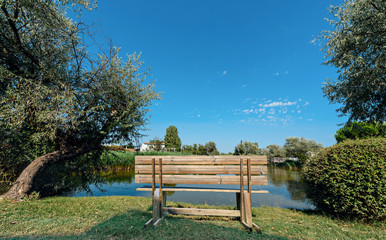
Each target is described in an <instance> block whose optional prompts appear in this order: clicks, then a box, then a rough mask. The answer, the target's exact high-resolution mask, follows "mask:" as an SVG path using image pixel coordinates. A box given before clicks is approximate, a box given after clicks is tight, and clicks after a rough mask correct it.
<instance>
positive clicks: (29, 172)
mask: <svg viewBox="0 0 386 240" xmlns="http://www.w3.org/2000/svg"><path fill="white" fill-rule="evenodd" d="M92 150H93V149H92V148H88V149H85V148H83V149H78V150H75V149H66V150H58V151H55V152H52V153H48V154H46V155H43V156H41V157H38V158H37V159H35V160H34V161H32V162H31V163H30V164H29V165H28V166H27V167H26V168H25V169H24V170H23V172H22V173H21V174H20V176H19V177H18V178H17V179H16V181H15V183H14V184H13V185H12V187H11V189H9V190H8V192H6V193H5V194H3V195H1V196H0V199H1V198H6V199H9V200H14V201H21V200H23V198H25V197H27V196H28V195H29V194H30V193H31V189H32V186H33V181H34V179H35V177H36V176H37V175H38V173H39V172H40V171H42V170H44V169H45V168H46V167H48V166H51V165H53V164H55V163H59V162H62V161H65V160H67V159H71V158H74V157H77V156H80V155H83V154H85V153H87V152H90V151H92Z"/></svg>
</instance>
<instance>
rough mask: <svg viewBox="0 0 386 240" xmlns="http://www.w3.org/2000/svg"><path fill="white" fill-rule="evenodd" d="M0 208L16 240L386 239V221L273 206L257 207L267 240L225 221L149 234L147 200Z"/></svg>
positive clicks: (170, 222) (173, 221)
mask: <svg viewBox="0 0 386 240" xmlns="http://www.w3.org/2000/svg"><path fill="white" fill-rule="evenodd" d="M168 204H169V205H170V204H171V205H175V206H177V205H178V206H181V205H182V206H186V207H188V206H190V207H192V205H190V204H178V203H169V202H168ZM199 207H201V208H205V207H209V206H199ZM210 208H212V207H210ZM0 209H1V210H0V238H11V239H12V238H14V239H30V238H37V237H38V238H44V239H50V238H55V239H57V238H59V239H85V238H86V239H200V238H201V239H252V238H253V239H385V238H386V230H385V229H386V224H385V223H384V222H373V223H372V224H367V223H360V222H356V221H350V220H339V219H332V218H331V217H328V216H324V215H320V214H318V213H317V212H315V211H299V210H291V209H281V208H272V207H259V208H253V221H254V222H255V223H256V224H258V225H259V226H260V227H261V228H262V230H263V233H262V234H261V235H259V234H257V233H256V232H253V233H252V234H248V233H247V231H245V230H244V229H243V227H242V226H241V224H240V223H239V222H238V221H237V220H236V219H234V218H225V217H198V216H195V217H187V216H172V215H169V216H168V217H166V218H165V219H164V221H163V222H162V223H161V224H160V226H159V227H158V228H157V229H156V230H153V229H151V228H150V229H144V227H143V225H144V223H145V222H146V221H147V220H149V219H150V218H151V216H152V215H151V199H150V198H142V197H115V196H114V197H86V198H82V197H79V198H75V197H54V198H44V199H40V200H29V201H28V200H27V201H24V202H20V203H15V202H10V201H6V200H0Z"/></svg>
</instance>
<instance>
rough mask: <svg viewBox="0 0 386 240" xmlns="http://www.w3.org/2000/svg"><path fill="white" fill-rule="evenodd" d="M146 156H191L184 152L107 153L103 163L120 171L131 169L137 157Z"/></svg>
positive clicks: (102, 158) (111, 151) (104, 155)
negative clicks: (121, 169)
mask: <svg viewBox="0 0 386 240" xmlns="http://www.w3.org/2000/svg"><path fill="white" fill-rule="evenodd" d="M136 155H139V156H144V155H147V156H149V155H156V156H161V155H162V156H175V155H191V154H188V153H182V152H155V151H151V152H136V153H133V152H127V151H114V150H110V151H106V152H104V153H103V154H102V155H101V158H100V160H101V162H102V163H103V164H104V166H106V167H109V168H111V169H120V168H125V169H126V168H130V167H131V166H133V165H134V162H135V156H136Z"/></svg>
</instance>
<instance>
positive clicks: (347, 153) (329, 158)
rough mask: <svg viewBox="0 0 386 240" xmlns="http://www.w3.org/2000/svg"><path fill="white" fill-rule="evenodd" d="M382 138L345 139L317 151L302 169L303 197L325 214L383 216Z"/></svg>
mask: <svg viewBox="0 0 386 240" xmlns="http://www.w3.org/2000/svg"><path fill="white" fill-rule="evenodd" d="M385 163H386V138H371V139H362V140H347V141H344V142H342V143H339V144H336V145H334V146H332V147H328V148H325V149H323V150H322V151H320V152H319V153H318V154H317V155H316V156H315V157H314V158H312V159H310V160H308V161H307V162H306V164H305V166H304V168H303V174H304V179H305V182H306V193H307V197H308V198H309V199H310V200H311V201H312V202H313V203H314V205H315V206H316V207H317V208H318V209H320V210H322V211H324V212H327V213H330V214H333V215H336V216H340V217H350V218H356V219H362V220H366V221H369V220H370V221H371V220H381V221H382V220H385V219H386V173H385V172H386V171H385Z"/></svg>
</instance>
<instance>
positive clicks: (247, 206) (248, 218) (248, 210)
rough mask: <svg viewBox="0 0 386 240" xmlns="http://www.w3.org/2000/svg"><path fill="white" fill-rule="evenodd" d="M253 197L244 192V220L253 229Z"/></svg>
mask: <svg viewBox="0 0 386 240" xmlns="http://www.w3.org/2000/svg"><path fill="white" fill-rule="evenodd" d="M250 197H251V196H250V195H249V192H247V191H245V192H244V214H245V215H244V218H245V222H246V223H247V224H248V226H250V227H251V228H252V205H251V198H250Z"/></svg>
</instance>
